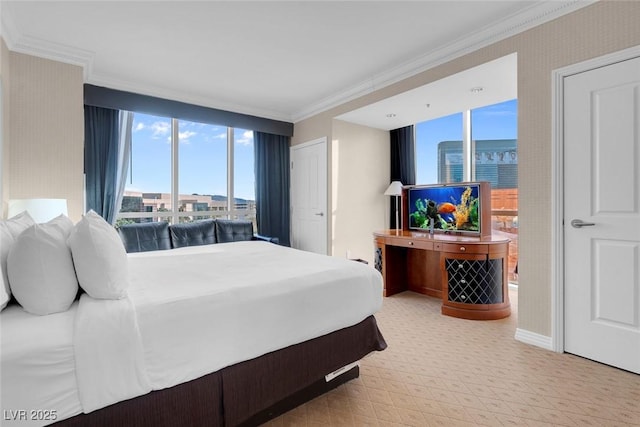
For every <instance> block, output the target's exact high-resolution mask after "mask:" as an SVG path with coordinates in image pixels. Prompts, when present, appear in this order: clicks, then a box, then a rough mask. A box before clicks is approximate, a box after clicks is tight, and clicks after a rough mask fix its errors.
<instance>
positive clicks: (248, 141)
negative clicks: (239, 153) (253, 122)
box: [236, 130, 253, 146]
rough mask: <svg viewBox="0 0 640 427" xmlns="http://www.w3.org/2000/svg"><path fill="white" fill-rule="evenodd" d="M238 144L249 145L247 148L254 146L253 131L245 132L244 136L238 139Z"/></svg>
mask: <svg viewBox="0 0 640 427" xmlns="http://www.w3.org/2000/svg"><path fill="white" fill-rule="evenodd" d="M236 144H240V145H247V146H250V145H253V131H252V130H245V131H244V132H243V133H242V136H238V137H236Z"/></svg>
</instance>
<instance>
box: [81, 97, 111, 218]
mask: <svg viewBox="0 0 640 427" xmlns="http://www.w3.org/2000/svg"><path fill="white" fill-rule="evenodd" d="M119 113H120V112H119V111H118V110H113V109H110V108H102V107H93V106H88V105H85V107H84V172H85V180H86V198H87V206H86V209H87V211H88V210H90V209H93V210H94V211H95V212H96V213H97V214H99V215H101V216H102V217H103V218H104V219H105V220H106V221H107V222H109V223H110V224H113V223H114V221H115V216H116V214H117V210H118V209H117V208H116V206H115V204H116V198H117V191H118V190H117V186H116V182H117V180H118V179H117V169H118V143H119V129H118V125H119Z"/></svg>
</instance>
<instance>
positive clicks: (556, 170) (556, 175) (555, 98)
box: [551, 45, 640, 353]
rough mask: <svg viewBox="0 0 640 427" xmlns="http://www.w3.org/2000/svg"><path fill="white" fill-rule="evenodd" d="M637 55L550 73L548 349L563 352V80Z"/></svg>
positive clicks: (636, 50) (625, 53) (633, 51)
mask: <svg viewBox="0 0 640 427" xmlns="http://www.w3.org/2000/svg"><path fill="white" fill-rule="evenodd" d="M638 56H640V45H639V46H634V47H630V48H628V49H623V50H620V51H617V52H613V53H610V54H607V55H603V56H600V57H597V58H593V59H589V60H586V61H582V62H578V63H576V64H572V65H569V66H566V67H562V68H558V69H556V70H553V71H552V72H551V115H552V119H551V133H552V135H551V147H552V151H551V212H552V214H551V350H553V351H555V352H558V353H563V352H564V224H563V220H564V110H563V105H564V78H565V77H569V76H571V75H573V74H578V73H583V72H585V71H589V70H593V69H596V68H600V67H605V66H607V65H612V64H615V63H617V62H622V61H626V60H629V59H633V58H636V57H638Z"/></svg>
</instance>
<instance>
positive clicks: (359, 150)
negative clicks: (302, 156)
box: [329, 120, 390, 265]
mask: <svg viewBox="0 0 640 427" xmlns="http://www.w3.org/2000/svg"><path fill="white" fill-rule="evenodd" d="M332 130H333V132H332V138H331V147H330V153H331V162H330V164H331V166H330V172H331V197H330V199H329V200H331V213H332V215H331V218H332V221H331V230H332V231H331V242H330V248H331V254H333V255H334V256H339V257H344V256H347V251H348V252H349V257H350V258H362V259H365V260H367V261H368V262H369V264H371V265H373V243H372V242H373V234H372V233H373V232H374V231H375V230H382V229H385V228H388V227H389V225H388V215H386V214H385V212H388V211H389V208H388V206H389V197H387V196H383V194H382V193H384V191H385V190H386V189H387V187H388V186H389V170H388V169H389V168H388V165H389V156H390V154H389V132H386V131H382V130H378V129H372V128H368V127H364V126H359V125H355V124H351V123H347V122H343V121H340V120H334V121H333V129H332Z"/></svg>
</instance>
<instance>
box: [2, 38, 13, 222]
mask: <svg viewBox="0 0 640 427" xmlns="http://www.w3.org/2000/svg"><path fill="white" fill-rule="evenodd" d="M9 71H10V70H9V50H8V49H7V45H6V44H5V43H4V40H3V39H2V38H0V80H1V82H0V83H1V84H2V106H1V110H2V116H1V117H0V120H1V122H0V124H1V127H2V134H0V159H1V161H0V200H1V201H2V204H1V205H0V218H4V215H5V213H6V206H5V205H6V203H5V195H7V194H9V152H10V151H9V127H10V125H11V122H10V121H9V111H10V107H9V100H10V99H11V94H10V89H11V88H10V86H9V81H10V79H11V76H10V72H9Z"/></svg>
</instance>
